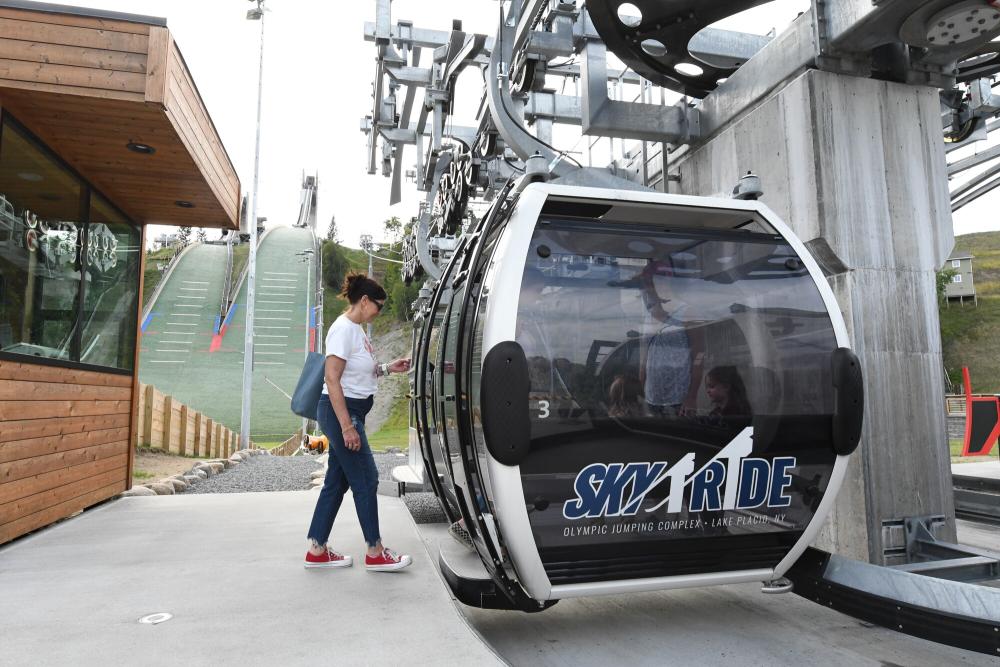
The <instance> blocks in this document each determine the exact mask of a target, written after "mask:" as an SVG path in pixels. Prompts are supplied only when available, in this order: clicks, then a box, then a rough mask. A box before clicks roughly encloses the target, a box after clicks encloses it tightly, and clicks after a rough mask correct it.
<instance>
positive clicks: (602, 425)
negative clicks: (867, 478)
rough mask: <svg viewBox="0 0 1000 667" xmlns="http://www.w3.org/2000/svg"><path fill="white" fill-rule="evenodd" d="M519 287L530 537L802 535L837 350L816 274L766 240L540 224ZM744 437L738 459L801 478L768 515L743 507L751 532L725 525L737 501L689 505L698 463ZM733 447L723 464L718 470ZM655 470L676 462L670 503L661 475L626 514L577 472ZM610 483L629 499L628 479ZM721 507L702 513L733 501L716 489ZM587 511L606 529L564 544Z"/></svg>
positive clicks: (587, 519) (817, 492)
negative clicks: (526, 384)
mask: <svg viewBox="0 0 1000 667" xmlns="http://www.w3.org/2000/svg"><path fill="white" fill-rule="evenodd" d="M520 290H521V291H520V300H519V306H518V313H517V323H516V339H517V341H518V343H520V344H521V346H522V347H523V348H524V351H525V354H526V356H527V359H528V364H529V374H530V379H531V390H530V394H529V407H530V408H531V410H530V414H531V424H532V430H531V450H530V454H529V455H528V457H527V458H526V459H525V461H524V462H523V463H522V464H521V474H522V482H523V485H524V493H525V501H526V502H527V503H528V504H529V506H530V507H536V508H537V507H538V506H540V505H539V499H541V500H542V502H541V506H544V507H548V508H552V509H551V511H549V510H545V511H535V512H533V513H531V514H530V517H531V518H530V521H531V523H532V527H533V529H534V531H535V537H536V540H537V541H538V543H539V546H540V547H542V548H545V547H555V548H561V547H563V546H568V545H573V544H580V543H589V544H597V543H607V542H616V541H617V542H620V541H621V540H622V533H621V532H620V531H618V530H617V529H616V528H613V527H612V526H617V525H618V524H619V523H626V524H632V523H635V522H639V523H638V524H637V525H639V526H640V528H639V529H636V530H635V532H634V533H631V532H630V533H629V536H628V537H627V538H626V539H627V540H644V539H654V540H663V539H675V538H683V537H691V536H704V535H706V534H717V533H712V532H711V531H712V530H718V531H721V532H726V531H735V530H737V529H736V528H735V527H736V526H739V531H745V532H754V533H764V532H780V531H790V530H801V529H803V528H804V526H805V525H806V524H807V523H808V521H809V519H810V518H811V516H812V514H813V512H814V511H815V505H816V503H817V502H818V498H820V497H822V489H823V488H825V486H826V482H827V480H828V479H829V473H830V471H831V470H832V463H833V459H834V455H833V451H832V446H831V443H830V423H831V421H830V419H831V415H832V412H833V396H832V389H833V387H832V380H831V377H830V355H831V354H832V352H833V351H834V350H835V349H836V347H837V344H836V337H835V335H834V331H833V328H832V322H831V320H830V317H829V315H828V313H827V310H826V307H825V304H824V302H823V300H822V297H821V295H820V292H819V290H818V289H817V287H816V284H815V282H814V281H813V279H812V277H811V276H810V275H809V273H808V271H807V270H806V269H805V268H804V266H803V264H802V262H801V260H800V259H799V258H798V257H797V256H796V254H795V252H794V251H793V250H792V248H791V247H790V246H789V245H788V244H787V243H786V242H785V241H784V240H783V239H781V238H780V237H776V236H774V235H770V234H760V233H753V232H745V231H744V232H731V231H719V232H711V231H706V232H690V233H681V232H665V231H663V232H660V231H658V230H655V229H654V230H653V231H650V228H649V227H646V228H637V227H625V226H622V227H620V228H619V227H614V226H609V225H606V224H605V225H587V224H574V225H572V226H569V225H567V224H566V223H551V224H546V223H545V222H544V221H543V222H542V223H540V224H539V225H538V227H537V228H536V231H535V233H534V237H533V239H532V243H531V245H530V248H529V253H528V257H527V262H526V266H525V271H524V274H523V277H522V284H521V286H520ZM748 427H752V429H753V431H752V436H747V433H748V431H747V429H748ZM744 438H747V439H746V440H744ZM745 442H749V443H751V444H750V445H748V446H749V447H750V449H752V451H750V449H748V450H747V451H742V453H741V454H740V456H741V457H742V458H750V459H753V458H754V457H756V458H759V459H761V460H767V461H768V462H770V461H775V460H777V459H776V457H786V459H787V461H793V460H794V468H789V470H790V472H788V474H789V475H790V477H789V479H792V478H794V479H795V480H800V479H801V480H803V481H802V483H801V484H799V483H798V482H795V483H794V484H793V483H792V482H789V484H790V486H785V487H781V489H779V490H780V491H781V493H778V492H777V491H776V492H775V494H776V495H775V496H774V498H775V503H774V504H773V507H774V509H771V507H772V504H770V501H768V502H767V503H758V504H757V505H754V509H753V515H754V516H757V517H765V518H761V519H760V520H755V522H754V523H752V525H751V524H747V523H746V522H744V523H740V522H741V521H743V519H740V517H744V519H745V516H746V512H743V513H742V514H740V512H739V511H736V512H732V513H729V512H725V513H720V512H716V513H715V514H713V513H711V512H708V511H707V510H706V511H702V510H701V509H696V508H699V507H700V506H699V504H698V503H699V502H700V498H701V495H699V494H701V493H702V492H701V491H700V489H702V487H703V486H704V484H703V482H705V479H703V477H704V476H702V477H699V474H700V473H699V471H701V470H703V469H704V468H705V467H706V466H709V465H711V466H712V467H711V469H710V470H709V473H710V474H707V479H708V481H712V480H713V479H714V482H715V483H716V484H718V483H719V482H720V480H721V479H722V476H723V474H724V473H723V472H719V471H721V470H723V469H722V468H719V466H722V465H723V464H722V463H720V462H719V461H720V459H719V457H720V456H722V455H723V454H722V452H723V451H724V450H725V448H727V447H728V446H730V445H733V446H734V449H733V450H731V451H730V455H731V456H735V454H732V451H735V448H739V447H743V446H744V443H745ZM734 443H736V444H734ZM742 458H740V459H736V458H733V461H734V462H731V464H727V465H730V467H733V466H735V467H734V468H733V469H734V470H735V469H736V468H738V467H739V465H740V463H739V461H742ZM725 460H728V458H727V459H725ZM685 461H686V462H687V463H684V462H685ZM713 461H714V463H713ZM783 461H784V459H783ZM787 461H786V463H787ZM659 462H662V464H661V463H659ZM779 463H780V462H779ZM630 464H634V466H638V467H631V468H630V467H627V466H629V465H630ZM658 465H661V467H662V468H663V470H668V469H673V470H674V472H678V471H681V469H682V467H683V466H688V467H689V468H690V469H689V470H687V471H686V472H684V477H683V480H686V482H683V483H684V484H686V486H683V487H682V486H681V485H682V481H678V482H677V491H676V493H678V494H681V495H678V496H677V498H676V499H674V500H671V501H670V502H669V504H664V503H666V498H665V497H664V496H663V494H664V493H666V489H667V488H670V485H669V484H667V483H666V482H664V481H661V482H657V483H656V484H655V485H653V486H651V487H650V490H649V493H648V495H643V496H642V500H640V501H638V503H639V504H635V505H631V506H629V507H627V512H628V513H630V516H627V517H626V516H625V515H624V513H623V514H622V515H621V516H619V515H618V514H616V512H617V511H620V508H619V510H615V509H612V508H615V507H617V506H616V505H615V504H614V503H611V504H607V505H605V506H603V507H600V506H592V505H593V503H592V502H591V501H594V502H596V501H597V499H598V497H599V496H597V495H595V497H594V498H590V495H591V491H593V492H594V494H597V493H598V491H595V490H594V489H597V488H598V485H597V482H596V481H594V480H595V479H596V476H599V475H598V473H596V472H594V470H595V468H593V466H598V467H601V466H603V467H601V468H600V469H601V471H603V472H601V473H600V474H603V475H606V476H608V477H611V476H615V475H618V474H619V472H620V473H621V475H624V476H627V475H630V474H638V473H636V472H635V471H636V470H639V469H641V470H646V471H647V472H649V475H651V476H650V477H649V478H648V479H647V480H646V481H649V482H650V483H651V482H652V480H653V478H655V477H656V471H658V470H659V468H657V466H658ZM749 465H751V467H752V466H753V465H757V464H755V463H752V464H749ZM760 465H762V466H763V465H764V464H760ZM767 465H768V466H770V465H771V464H770V463H767ZM776 465H777V464H776ZM781 465H785V463H781ZM670 466H674V468H670ZM678 466H679V467H678ZM762 469H763V468H762ZM770 469H771V468H770V467H769V468H768V470H770ZM783 470H784V469H783ZM650 471H652V472H650ZM660 472H663V471H662V470H660ZM581 474H583V475H584V478H585V479H590V480H591V481H590V482H586V481H584V482H581V481H580V479H579V475H581ZM678 474H680V473H678ZM755 474H756V473H755ZM761 474H763V473H761ZM768 474H770V473H768ZM777 474H778V473H775V475H777ZM781 474H784V472H783V473H781ZM587 475H590V477H587ZM713 475H714V477H713ZM735 475H737V473H735V472H733V473H732V476H734V478H735ZM619 477H620V478H621V479H625V477H622V476H620V475H619ZM678 479H679V480H680V479H681V478H678ZM775 479H778V477H775ZM782 479H783V478H782ZM661 480H662V478H661ZM692 480H694V481H692ZM698 484H702V486H697V485H698ZM611 488H612V482H608V486H607V487H606V488H605V487H601V492H602V493H604V492H609V493H610V491H609V489H611ZM613 488H614V490H615V492H616V493H618V492H620V494H619V495H622V494H623V495H622V497H624V498H626V499H627V498H630V497H632V496H631V495H630V494H631V493H632V491H630V490H629V489H632V488H633V487H621V488H618V487H613ZM704 488H706V489H707V488H708V487H707V486H704ZM714 488H715V491H705V494H708V495H711V493H713V492H716V491H718V488H719V487H718V486H716V487H714ZM728 488H730V487H727V489H728ZM731 488H732V490H733V491H727V493H734V492H735V489H736V488H737V487H736V486H735V485H731ZM761 488H762V487H761ZM789 489H792V490H789ZM750 490H751V491H753V492H755V493H756V492H759V488H758V487H757V486H754V487H752V488H751V489H750ZM636 493H637V492H636ZM705 494H702V495H705ZM782 494H784V495H782ZM682 496H683V502H682ZM786 496H787V497H788V498H791V500H789V501H788V502H787V503H786V502H785V500H786ZM601 497H603V496H601ZM609 497H610V496H609ZM635 497H636V498H638V497H639V496H638V494H637V495H636V496H635ZM706 497H707V496H706ZM753 497H754V496H751V498H753ZM615 498H618V496H615ZM609 502H610V501H609ZM574 503H579V504H574ZM588 503H591V504H588ZM726 503H728V505H723V504H722V501H720V502H719V503H718V507H719V508H723V507H725V508H726V509H727V510H728V509H730V505H731V506H733V507H735V500H734V499H733V498H730V497H729V496H728V495H727V496H726ZM599 504H600V503H598V505H599ZM682 506H684V507H685V508H688V509H685V510H684V512H691V513H695V512H697V514H696V515H694V514H693V515H694V516H696V517H697V519H698V521H697V522H692V523H690V524H683V523H680V524H679V523H677V522H678V521H680V519H679V518H678V517H681V516H682V515H681V514H678V513H677V512H678V511H679V510H678V509H671V508H680V507H682ZM707 506H709V505H708V504H706V507H707ZM566 508H568V509H566ZM579 508H583V509H579ZM564 511H568V512H569V514H565V515H564V513H563V512H564ZM576 511H578V512H580V513H581V514H579V516H577V515H574V514H573V512H576ZM724 514H725V516H723V515H724ZM683 516H687V515H686V514H685V515H683ZM654 519H655V521H654ZM594 522H596V523H597V524H600V525H602V526H605V525H606V528H602V529H601V530H604V531H606V532H601V531H597V532H587V533H586V535H587V536H586V538H585V539H583V538H581V539H577V537H578V534H577V533H574V532H573V531H576V530H577V529H578V528H579V527H580V526H581V525H586V526H590V525H593V524H594ZM650 522H651V523H650ZM680 525H683V526H687V527H689V528H691V530H686V529H685V530H680V529H675V528H674V527H676V526H680ZM649 526H654V528H649ZM663 526H666V528H663ZM744 526H747V527H746V528H744ZM588 530H590V529H589V528H588ZM630 530H631V529H630ZM739 531H737V532H739ZM734 534H735V533H734ZM579 535H583V533H580V534H579Z"/></svg>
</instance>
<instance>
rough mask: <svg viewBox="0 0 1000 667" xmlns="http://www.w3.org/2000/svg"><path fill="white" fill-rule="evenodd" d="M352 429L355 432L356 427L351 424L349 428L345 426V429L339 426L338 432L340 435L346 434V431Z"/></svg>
mask: <svg viewBox="0 0 1000 667" xmlns="http://www.w3.org/2000/svg"><path fill="white" fill-rule="evenodd" d="M352 429H353V430H355V431H357V430H358V427H356V426H355V425H354V424H351V425H350V426H347V427H344V426H341V427H340V432H341V433H347V432H348V431H350V430H352Z"/></svg>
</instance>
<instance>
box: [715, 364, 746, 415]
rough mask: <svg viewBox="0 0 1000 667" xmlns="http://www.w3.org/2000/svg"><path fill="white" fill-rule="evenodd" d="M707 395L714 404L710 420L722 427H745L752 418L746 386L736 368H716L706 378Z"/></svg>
mask: <svg viewBox="0 0 1000 667" xmlns="http://www.w3.org/2000/svg"><path fill="white" fill-rule="evenodd" d="M705 394H706V395H707V396H708V400H709V401H711V403H712V411H711V412H710V413H709V415H708V416H709V420H710V421H711V422H713V423H715V424H718V425H720V426H745V425H746V424H747V423H749V420H750V417H751V412H752V411H751V408H750V400H749V399H748V398H747V390H746V385H745V384H744V383H743V378H741V377H740V374H739V371H737V370H736V367H735V366H716V367H715V368H713V369H712V370H710V371H709V372H708V375H706V376H705Z"/></svg>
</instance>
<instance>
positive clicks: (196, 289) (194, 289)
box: [181, 287, 208, 292]
mask: <svg viewBox="0 0 1000 667" xmlns="http://www.w3.org/2000/svg"><path fill="white" fill-rule="evenodd" d="M181 289H182V290H184V291H185V292H207V291H208V288H205V287H181Z"/></svg>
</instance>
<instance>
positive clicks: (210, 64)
mask: <svg viewBox="0 0 1000 667" xmlns="http://www.w3.org/2000/svg"><path fill="white" fill-rule="evenodd" d="M63 2H64V4H72V5H76V6H80V7H92V8H98V9H106V10H113V11H121V12H129V13H133V14H143V15H149V16H158V17H164V18H166V19H167V26H168V28H170V30H171V32H172V34H173V37H174V40H175V41H176V43H177V44H178V46H179V48H180V50H181V52H182V53H183V55H184V58H185V60H186V62H187V64H188V67H189V68H190V70H191V72H192V74H193V76H194V80H195V83H196V84H197V86H198V89H199V91H200V92H201V95H202V98H203V100H204V101H205V105H206V106H207V108H208V111H209V114H210V115H211V116H212V119H213V120H214V122H215V125H216V128H217V129H218V132H219V135H220V136H221V138H222V141H223V144H224V145H225V147H226V149H227V151H228V153H229V156H230V158H231V159H232V161H233V164H234V165H235V167H236V171H237V173H238V174H239V177H240V182H241V184H242V189H243V191H244V192H249V191H251V190H252V187H253V176H254V142H255V127H256V103H257V72H258V53H259V45H260V42H259V38H260V23H259V22H258V21H248V20H246V19H245V14H246V11H247V9H249V8H250V7H252V6H253V4H252V2H247V0H208V1H206V0H85V1H83V2H74V1H72V0H71V1H70V2H68V3H67V2H66V0H63ZM266 4H267V8H268V10H269V11H268V14H267V19H266V27H265V30H266V33H265V48H264V88H263V105H262V110H263V111H262V120H261V158H260V164H261V166H260V202H259V208H258V215H262V216H266V217H267V218H268V221H269V224H279V225H291V224H293V223H294V222H295V218H296V216H297V214H298V206H299V188H300V185H301V179H302V173H303V171H305V172H306V173H318V174H319V210H318V223H317V228H318V231H319V232H320V233H325V231H326V228H327V225H328V223H329V221H330V218H331V216H336V220H337V227H338V230H339V236H340V239H341V240H342V241H343V242H345V243H347V244H348V245H352V246H357V245H358V237H359V236H360V235H361V234H366V233H368V234H372V235H373V236H374V237H375V239H376V240H378V239H381V238H382V236H383V235H382V221H383V220H385V219H386V218H389V217H391V216H394V215H395V216H399V217H400V218H401V219H404V220H406V219H409V218H410V217H411V216H413V215H415V214H416V211H417V204H418V202H419V201H420V200H421V199H422V198H423V196H424V195H423V193H418V192H417V191H416V189H415V187H414V186H413V185H412V184H411V183H406V182H404V187H403V201H402V202H401V203H400V204H397V205H396V206H394V207H390V206H389V185H390V182H389V179H387V178H383V177H382V176H381V174H378V175H374V176H371V175H368V173H367V169H366V157H365V153H366V138H365V135H364V134H363V133H362V132H361V129H360V128H361V119H362V118H363V117H364V116H365V115H366V114H370V113H371V106H372V97H371V95H372V81H373V78H374V73H375V47H374V45H373V44H371V43H368V42H365V41H364V38H363V26H364V23H365V22H366V21H369V22H371V21H374V18H375V0H356V1H353V2H330V1H320V0H267V3H266ZM808 6H809V1H808V0H775V1H774V2H771V3H769V4H767V5H764V6H762V7H758V8H756V9H754V10H750V11H749V12H744V14H742V15H739V16H736V17H731V18H730V19H727V20H726V21H725V22H721V23H720V24H718V27H721V28H728V29H733V30H742V31H745V32H753V33H758V34H765V33H767V32H768V31H770V30H772V29H777V30H778V31H779V32H780V31H781V30H783V29H784V28H785V27H786V26H787V25H788V24H789V22H790V21H791V20H792V19H794V17H795V16H796V15H797V14H798V13H799V12H801V11H804V10H805V9H807V8H808ZM498 11H499V10H498V2H497V0H394V1H393V3H392V12H393V22H395V21H396V20H399V19H408V20H412V21H413V22H414V24H415V25H416V26H417V27H420V28H427V29H435V30H449V29H450V27H451V22H452V19H461V20H462V21H463V28H464V29H465V30H466V31H472V32H481V33H485V34H490V35H492V34H493V33H494V32H495V28H496V22H497V17H498ZM428 57H429V56H428V55H426V54H425V56H424V58H425V61H424V62H425V63H426V58H428ZM479 76H480V75H479V73H478V72H475V71H471V70H470V71H467V72H466V74H465V75H464V76H463V78H462V79H460V81H459V96H460V102H459V105H458V107H457V109H456V117H457V118H456V122H462V118H463V116H465V117H466V119H465V120H466V122H471V119H472V118H471V117H474V110H475V107H476V106H477V105H478V102H479V96H480V95H481V90H482V89H481V85H480V81H481V79H480V78H479ZM418 99H419V96H418ZM463 124H465V123H463ZM564 132H568V133H565V134H556V141H557V143H560V147H561V148H563V147H566V146H567V144H565V143H563V142H564V141H568V142H569V144H568V145H571V146H575V147H576V150H578V151H580V150H583V149H582V144H583V142H580V141H579V131H578V130H577V131H576V138H574V136H573V134H572V130H569V131H564ZM987 145H988V144H987V143H986V142H982V143H981V145H980V146H978V147H977V148H976V149H975V150H982V149H983V148H985V147H986V146H987ZM967 152H972V150H968V149H967ZM596 155H597V153H595V156H596ZM406 157H407V159H408V160H411V161H412V160H413V159H414V151H413V149H412V148H410V149H408V151H407V153H406ZM596 164H597V160H596V159H595V165H596ZM407 168H412V162H411V163H410V164H408V165H407ZM997 197H1000V191H998V192H994V193H991V194H990V195H987V196H986V197H983V198H982V199H980V200H979V201H977V202H976V203H974V204H972V205H969V206H967V207H966V208H964V209H963V210H961V211H959V212H958V213H957V214H956V216H955V232H956V234H963V233H969V232H973V231H985V230H988V229H1000V216H997V215H996V214H995V212H994V211H995V209H994V210H991V208H992V206H994V205H995V204H996V203H998V201H1000V200H998V199H997ZM160 231H165V229H160V228H155V227H154V228H153V229H152V230H151V234H150V237H155V236H156V235H158V233H159V232H160ZM212 234H213V235H214V234H215V232H212Z"/></svg>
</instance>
